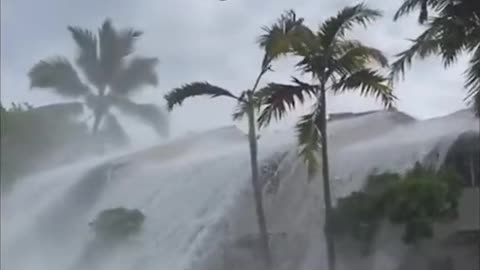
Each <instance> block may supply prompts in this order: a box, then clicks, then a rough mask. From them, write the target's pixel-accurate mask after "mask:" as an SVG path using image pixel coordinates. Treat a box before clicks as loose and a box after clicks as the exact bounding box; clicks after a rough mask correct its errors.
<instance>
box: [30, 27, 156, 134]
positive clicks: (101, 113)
mask: <svg viewBox="0 0 480 270" xmlns="http://www.w3.org/2000/svg"><path fill="white" fill-rule="evenodd" d="M68 30H69V31H70V33H71V35H72V38H73V40H74V41H75V43H76V44H77V47H78V56H77V58H76V64H77V66H78V69H79V70H81V71H82V72H83V75H84V78H85V79H87V80H88V82H89V85H87V84H86V83H85V82H84V81H83V80H82V79H81V78H80V76H79V74H78V72H77V71H76V70H75V68H74V67H73V65H72V64H71V63H70V62H69V61H68V60H67V59H66V58H65V57H61V56H56V57H51V58H48V59H46V60H42V61H40V62H38V63H37V64H35V65H34V66H33V67H32V68H31V69H30V71H29V73H28V76H29V78H30V85H31V88H34V87H38V88H47V89H50V90H53V91H54V93H56V94H58V95H60V96H62V97H65V98H70V99H76V100H78V99H79V98H81V99H82V102H77V104H78V103H81V104H84V105H86V106H87V107H88V108H90V109H91V110H92V112H93V117H94V123H93V127H92V131H93V133H96V132H97V131H98V129H99V128H100V126H101V124H102V121H103V120H104V121H105V123H104V124H105V126H106V127H108V126H110V127H116V128H117V129H116V130H118V131H121V128H120V125H119V123H118V121H117V118H116V117H115V116H114V115H113V114H112V113H111V112H110V109H111V108H112V107H115V108H117V109H118V110H120V111H121V112H124V113H127V114H130V115H132V116H134V117H137V118H139V119H140V120H143V121H144V122H145V123H147V124H148V125H150V126H151V127H152V128H154V130H155V131H156V132H158V133H159V134H163V132H164V131H165V123H164V119H163V117H162V114H161V111H160V109H159V108H157V106H155V105H153V104H138V103H135V102H133V101H132V100H131V99H130V97H131V96H132V94H134V93H135V92H137V91H138V90H140V89H141V88H142V87H144V86H156V85H157V83H158V78H157V74H156V72H155V66H156V65H157V63H158V59H157V58H153V57H140V56H131V54H132V53H133V50H134V45H135V42H136V41H137V40H138V38H139V37H140V36H141V35H142V32H140V31H137V30H134V29H122V30H117V29H115V28H114V27H113V25H112V23H111V21H110V20H109V19H107V20H105V22H104V23H103V25H102V27H101V28H100V29H99V30H98V37H97V36H95V35H94V34H93V33H92V32H91V31H89V30H86V29H82V28H80V27H74V26H69V27H68Z"/></svg>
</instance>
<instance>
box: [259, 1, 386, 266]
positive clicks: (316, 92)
mask: <svg viewBox="0 0 480 270" xmlns="http://www.w3.org/2000/svg"><path fill="white" fill-rule="evenodd" d="M380 16H381V13H380V12H379V11H377V10H374V9H370V8H368V7H367V6H365V5H364V4H359V5H355V6H351V7H346V8H344V9H342V10H341V11H340V12H338V14H337V15H336V16H333V17H331V18H329V19H327V20H326V21H325V22H323V23H322V24H321V25H320V28H319V29H318V30H317V31H316V32H314V31H313V30H310V29H309V28H308V27H306V26H302V27H297V32H296V34H295V35H290V36H284V37H279V36H278V35H277V36H276V37H272V36H271V35H269V34H270V33H267V34H266V35H264V41H265V42H263V43H262V44H263V45H264V47H265V48H266V50H267V51H268V52H270V53H271V54H272V57H273V58H275V57H278V56H281V55H292V56H296V57H298V58H299V59H300V60H299V62H298V63H297V64H296V67H297V68H298V69H300V70H301V71H302V72H303V73H306V74H310V75H311V77H312V83H307V82H303V81H301V80H299V79H297V78H293V82H292V84H276V83H271V84H269V85H268V86H267V87H265V88H263V89H262V90H261V91H259V92H258V93H257V99H259V100H260V104H261V106H262V107H263V109H262V112H261V114H260V116H259V118H258V121H259V124H260V126H265V125H267V124H268V123H269V122H270V121H271V120H272V118H274V119H280V118H282V117H283V116H284V115H285V114H286V113H287V112H288V111H289V110H290V109H292V108H294V107H295V106H297V105H298V104H302V103H303V102H304V101H305V99H306V98H308V97H310V98H314V100H315V101H316V102H315V105H314V106H313V110H312V112H311V113H309V114H306V115H304V116H302V117H301V119H300V120H299V122H298V123H297V126H296V128H297V132H298V143H299V153H300V155H301V156H302V157H303V159H304V161H305V162H306V165H307V168H308V171H309V173H310V175H311V176H313V174H314V173H315V172H316V171H317V168H318V165H319V161H318V157H317V155H318V152H319V151H321V157H322V172H323V191H324V202H325V238H326V241H327V255H328V266H329V269H330V270H334V269H335V247H334V241H333V238H332V237H333V235H332V234H331V233H330V228H329V226H330V225H329V224H330V220H331V214H332V202H331V200H332V199H331V193H330V175H329V161H328V142H327V113H326V112H327V108H326V105H327V104H326V95H327V92H332V93H334V94H340V93H344V92H348V91H353V90H357V89H358V90H360V91H359V93H360V95H362V96H369V95H372V96H374V97H377V98H380V99H381V100H382V102H383V104H384V105H385V106H387V107H389V106H391V105H392V104H393V102H394V100H395V97H394V95H393V93H392V89H391V88H390V87H389V86H388V83H387V78H386V77H385V76H383V75H382V74H381V72H379V71H377V70H375V69H373V68H372V67H374V66H375V65H378V66H380V67H386V66H387V65H388V61H387V59H386V58H385V56H384V55H383V54H382V52H381V51H379V50H377V49H374V48H371V47H367V46H365V45H364V44H362V43H361V42H360V41H357V40H351V39H347V36H346V34H347V32H348V31H349V30H351V29H352V28H353V27H354V26H355V25H357V24H358V25H362V26H367V24H368V23H370V22H371V21H373V20H375V19H377V18H379V17H380Z"/></svg>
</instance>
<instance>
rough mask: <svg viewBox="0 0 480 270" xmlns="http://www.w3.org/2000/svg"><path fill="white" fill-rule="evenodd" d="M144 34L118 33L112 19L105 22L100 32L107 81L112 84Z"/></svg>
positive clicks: (134, 31) (135, 32) (126, 31)
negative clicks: (124, 60)
mask: <svg viewBox="0 0 480 270" xmlns="http://www.w3.org/2000/svg"><path fill="white" fill-rule="evenodd" d="M141 35H142V32H140V31H137V30H133V29H127V30H121V31H117V30H116V29H115V28H114V27H113V25H112V22H111V20H110V19H107V20H105V22H104V23H103V25H102V27H101V28H100V30H99V33H98V36H99V43H100V62H101V64H102V68H103V73H104V76H105V80H106V81H107V82H110V81H111V80H112V78H113V77H114V75H115V73H116V72H117V70H118V69H119V68H120V66H121V62H122V60H123V58H124V57H125V56H128V55H129V54H130V53H131V52H132V51H133V49H134V43H135V41H136V40H137V38H138V37H140V36H141Z"/></svg>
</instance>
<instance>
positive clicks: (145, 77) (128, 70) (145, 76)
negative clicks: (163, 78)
mask: <svg viewBox="0 0 480 270" xmlns="http://www.w3.org/2000/svg"><path fill="white" fill-rule="evenodd" d="M157 64H158V59H157V58H152V57H135V58H133V59H132V60H131V61H130V62H129V63H128V65H127V66H126V67H124V68H122V69H121V70H120V71H119V72H118V74H117V76H115V80H114V81H113V82H112V85H111V86H112V91H113V92H115V94H119V95H126V94H129V93H131V92H133V91H135V90H138V89H140V88H141V87H144V86H156V85H157V84H158V76H157V73H156V72H155V67H156V65H157Z"/></svg>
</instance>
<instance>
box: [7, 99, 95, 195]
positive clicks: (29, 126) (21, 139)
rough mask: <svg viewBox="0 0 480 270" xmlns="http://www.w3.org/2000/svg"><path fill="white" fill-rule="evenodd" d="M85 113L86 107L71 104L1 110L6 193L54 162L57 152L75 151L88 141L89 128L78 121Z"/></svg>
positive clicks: (20, 105)
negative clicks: (16, 183)
mask: <svg viewBox="0 0 480 270" xmlns="http://www.w3.org/2000/svg"><path fill="white" fill-rule="evenodd" d="M81 111H82V106H80V105H78V106H76V105H74V106H72V105H71V104H66V105H64V104H62V105H49V106H42V107H38V108H33V107H32V106H30V105H28V104H12V106H11V108H8V109H7V108H4V107H3V106H0V117H1V133H0V141H1V170H0V172H1V184H2V191H3V190H5V188H6V187H8V186H9V185H10V184H11V183H12V181H14V180H15V179H17V178H19V177H21V176H24V175H26V174H28V173H31V172H34V171H36V170H38V169H41V167H42V166H45V165H47V163H49V161H50V160H54V159H55V158H54V157H53V155H54V154H55V152H56V151H55V150H59V149H62V150H65V149H64V148H65V147H67V148H68V147H70V148H73V147H74V146H75V143H77V144H81V143H82V142H83V141H84V140H85V138H87V137H88V130H87V127H86V125H85V124H82V123H80V122H78V121H76V119H75V116H76V115H77V114H79V113H80V112H81ZM74 142H75V143H74ZM72 154H73V153H72ZM77 154H78V153H77ZM57 161H58V160H57Z"/></svg>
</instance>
